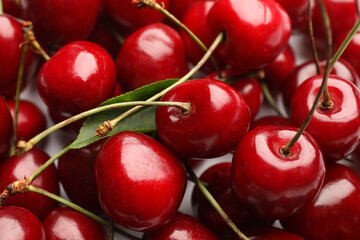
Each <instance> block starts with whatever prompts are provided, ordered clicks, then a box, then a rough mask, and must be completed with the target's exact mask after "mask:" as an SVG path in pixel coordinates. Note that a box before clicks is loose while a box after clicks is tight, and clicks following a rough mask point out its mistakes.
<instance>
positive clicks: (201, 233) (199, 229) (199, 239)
mask: <svg viewBox="0 0 360 240" xmlns="http://www.w3.org/2000/svg"><path fill="white" fill-rule="evenodd" d="M144 239H145V240H168V239H171V240H184V239H186V240H219V238H218V237H217V236H216V235H215V234H214V233H212V232H211V231H210V230H209V229H207V228H206V227H204V226H203V225H201V223H199V222H198V221H197V220H195V219H194V218H193V217H191V216H189V215H186V214H183V213H180V212H178V213H177V214H176V215H175V217H174V218H173V219H172V220H171V221H170V222H169V223H168V224H166V225H165V226H163V227H162V228H160V229H158V230H155V231H153V232H150V233H146V234H145V237H144Z"/></svg>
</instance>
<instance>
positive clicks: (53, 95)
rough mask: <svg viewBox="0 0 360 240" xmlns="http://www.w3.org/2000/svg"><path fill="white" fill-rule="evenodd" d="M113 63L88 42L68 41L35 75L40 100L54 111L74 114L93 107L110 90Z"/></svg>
mask: <svg viewBox="0 0 360 240" xmlns="http://www.w3.org/2000/svg"><path fill="white" fill-rule="evenodd" d="M115 82H116V69H115V64H114V61H113V60H112V58H111V57H110V55H109V54H108V53H107V52H106V51H105V50H104V49H103V48H102V47H100V46H98V45H97V44H95V43H91V42H85V41H82V42H72V43H70V44H68V45H66V46H64V47H62V48H61V49H60V50H59V51H58V52H57V53H56V54H55V55H54V56H53V57H52V58H51V59H50V60H49V61H47V62H46V63H45V64H44V65H43V66H42V68H41V69H40V72H39V74H38V77H37V87H38V90H39V94H40V96H41V98H42V99H43V100H44V102H45V103H46V104H47V105H48V107H49V108H51V109H52V110H54V111H57V112H59V113H61V112H65V113H70V114H78V113H80V112H83V111H86V110H89V109H92V108H94V107H97V106H98V105H99V104H100V103H102V102H103V101H105V100H107V99H108V98H110V97H111V96H112V93H113V92H114V88H115Z"/></svg>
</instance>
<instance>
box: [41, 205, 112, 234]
mask: <svg viewBox="0 0 360 240" xmlns="http://www.w3.org/2000/svg"><path fill="white" fill-rule="evenodd" d="M43 225H44V230H45V234H46V240H106V239H107V238H106V233H105V231H104V229H103V228H102V226H101V225H100V224H99V223H97V222H95V221H94V220H93V219H91V218H89V217H88V216H85V215H84V214H82V213H80V212H78V211H76V210H74V209H71V208H69V207H58V208H56V209H54V210H52V211H51V212H50V213H49V215H47V216H46V218H45V220H44V222H43Z"/></svg>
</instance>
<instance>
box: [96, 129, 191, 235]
mask: <svg viewBox="0 0 360 240" xmlns="http://www.w3.org/2000/svg"><path fill="white" fill-rule="evenodd" d="M95 178H96V185H97V189H98V192H99V198H100V203H101V205H102V207H103V209H104V210H105V212H106V213H107V215H108V216H109V217H110V218H111V219H112V220H113V221H114V222H116V223H118V224H120V225H122V226H124V227H126V228H130V229H133V230H136V231H150V230H154V229H157V228H159V227H161V226H163V225H164V224H165V223H167V222H169V221H170V219H171V218H172V217H174V215H175V214H176V212H177V210H178V208H179V206H180V203H181V201H182V198H183V196H184V192H185V188H186V181H187V178H186V171H185V169H184V167H183V166H182V164H181V161H180V160H179V159H178V158H177V157H175V155H173V154H172V153H171V152H170V151H168V150H167V149H166V148H165V147H164V146H163V145H161V144H160V143H159V142H157V141H156V140H154V139H152V138H151V137H149V136H146V135H144V134H141V133H137V132H120V133H118V134H116V135H114V136H112V137H111V138H109V139H108V140H107V141H106V142H105V143H104V145H103V146H102V147H101V149H100V151H99V153H98V155H97V158H96V163H95Z"/></svg>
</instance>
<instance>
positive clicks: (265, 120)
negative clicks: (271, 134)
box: [250, 116, 291, 129]
mask: <svg viewBox="0 0 360 240" xmlns="http://www.w3.org/2000/svg"><path fill="white" fill-rule="evenodd" d="M266 125H276V126H291V122H290V119H288V118H284V117H280V116H266V117H262V118H259V119H256V120H255V121H253V122H252V123H251V125H250V129H254V128H256V127H259V126H266Z"/></svg>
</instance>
